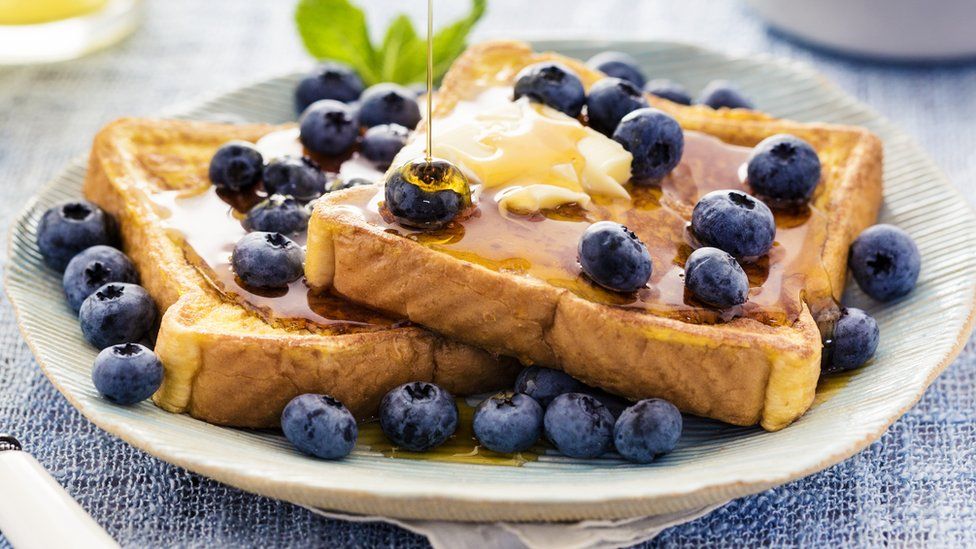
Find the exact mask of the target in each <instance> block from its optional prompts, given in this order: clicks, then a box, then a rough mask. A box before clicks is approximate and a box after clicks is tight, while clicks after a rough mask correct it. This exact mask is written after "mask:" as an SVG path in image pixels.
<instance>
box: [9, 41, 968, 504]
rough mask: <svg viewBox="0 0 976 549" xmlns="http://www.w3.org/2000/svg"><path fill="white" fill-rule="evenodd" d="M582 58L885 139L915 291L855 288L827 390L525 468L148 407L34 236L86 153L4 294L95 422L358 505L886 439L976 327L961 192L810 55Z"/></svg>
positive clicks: (889, 214) (237, 476)
mask: <svg viewBox="0 0 976 549" xmlns="http://www.w3.org/2000/svg"><path fill="white" fill-rule="evenodd" d="M537 46H538V49H554V50H558V51H561V52H563V53H565V54H568V55H571V56H574V57H580V58H587V57H589V56H590V55H592V54H593V53H595V52H597V51H600V50H603V49H608V48H609V49H617V50H625V51H629V52H630V53H632V54H634V55H635V56H636V57H637V58H638V59H639V60H640V62H641V63H642V64H643V65H644V66H645V68H646V70H647V73H648V74H652V75H654V76H655V77H668V78H672V79H675V80H677V81H679V82H682V83H684V84H685V85H687V86H688V87H689V88H690V89H692V90H698V89H700V88H701V87H702V86H703V85H704V84H705V83H706V82H707V81H708V80H710V79H713V78H728V79H731V80H734V81H736V82H738V83H739V84H740V85H741V87H742V88H743V89H744V90H745V91H746V93H747V94H748V95H749V96H750V97H753V98H754V99H755V101H756V103H757V104H758V105H759V107H760V108H761V109H762V110H764V111H767V112H769V113H772V114H774V115H776V116H780V117H785V118H791V119H795V120H800V121H823V122H834V123H842V124H856V125H861V126H866V127H868V128H870V129H871V130H873V131H875V132H877V133H878V134H879V135H880V136H881V137H882V138H883V139H884V142H885V148H886V150H885V158H886V159H887V160H886V161H885V205H884V208H883V211H882V214H881V220H882V221H884V222H887V223H894V224H896V225H898V226H900V227H902V228H904V229H905V230H907V231H908V232H909V233H911V234H912V236H913V237H914V238H915V240H916V242H917V243H918V246H919V248H920V249H921V251H922V265H923V267H922V273H921V277H920V279H919V284H918V287H917V289H916V290H915V291H914V292H913V293H912V294H911V295H910V296H909V297H908V298H907V299H905V300H903V301H901V302H900V303H897V304H892V305H879V304H877V303H874V302H872V301H870V300H868V299H867V298H865V297H864V296H863V295H862V294H861V293H859V291H858V290H857V288H855V287H851V289H850V291H849V292H848V294H849V295H848V303H849V304H852V305H856V306H859V307H863V308H865V309H867V310H868V311H869V312H870V313H871V314H873V315H874V316H875V318H877V320H878V323H879V324H880V326H881V346H880V348H879V350H878V354H877V356H876V357H875V359H874V360H873V361H872V363H870V364H869V365H867V366H866V367H865V368H863V369H861V370H859V371H857V372H855V373H853V374H852V375H849V376H847V377H840V378H832V379H831V380H830V381H829V382H827V383H825V384H824V385H823V386H822V387H821V390H820V391H819V394H818V397H817V401H816V404H814V406H813V408H812V409H811V410H810V411H809V412H808V413H807V414H806V415H805V416H803V417H802V418H801V419H800V420H799V421H797V422H796V423H795V424H794V425H793V426H791V427H789V428H787V429H784V430H782V431H779V432H776V433H766V432H763V431H761V430H759V429H755V428H742V427H732V426H729V425H724V424H721V423H717V422H713V421H706V420H701V419H696V418H687V420H686V427H685V432H684V437H683V438H682V440H681V443H680V444H679V447H678V449H677V450H676V451H675V452H674V453H672V454H670V455H668V456H666V457H664V458H662V459H660V460H658V461H656V462H654V463H652V464H650V465H645V466H638V465H633V464H629V463H626V462H623V461H621V460H619V459H616V458H615V457H613V456H607V457H605V458H603V459H596V460H575V459H568V458H565V457H561V456H558V455H555V454H550V455H544V456H541V457H540V459H538V461H533V462H529V463H526V464H525V465H524V466H523V467H503V466H486V465H467V464H457V463H443V462H431V461H412V460H405V459H391V458H387V457H384V456H383V455H381V454H379V453H376V452H371V451H370V450H369V449H368V448H357V450H356V451H355V452H354V453H353V455H352V456H351V457H350V458H348V459H346V460H344V461H340V462H335V463H330V462H324V461H317V460H314V459H310V458H306V457H304V456H302V455H300V454H298V453H297V452H295V451H294V450H292V448H291V447H290V446H289V444H288V443H287V441H285V440H284V438H282V437H281V436H279V435H277V434H270V433H266V432H253V431H242V430H235V429H228V428H221V427H215V426H212V425H208V424H206V423H203V422H199V421H196V420H193V419H191V418H189V417H187V416H180V415H172V414H168V413H166V412H163V411H162V410H160V409H158V408H156V407H154V406H153V405H152V404H149V403H143V404H141V405H139V406H135V407H131V408H123V407H117V406H113V405H111V404H109V403H107V402H106V401H105V400H103V399H101V398H99V397H98V395H97V394H96V392H95V390H94V389H93V387H92V384H91V380H90V378H89V371H90V369H91V364H92V360H93V359H94V357H95V354H96V353H95V351H94V349H92V348H91V347H90V346H88V345H87V344H85V342H84V341H83V340H82V337H81V334H80V331H79V329H78V324H77V321H76V319H75V317H74V315H72V313H71V311H70V310H69V309H68V307H67V306H66V305H65V303H64V300H63V298H62V294H61V284H60V277H59V276H56V275H55V273H53V272H51V271H50V270H47V269H45V268H44V267H43V265H42V263H41V258H40V255H39V254H38V252H37V249H36V247H35V245H34V233H35V230H36V226H37V221H38V218H39V216H40V214H41V213H42V212H43V211H44V210H45V209H46V208H47V207H49V206H51V205H52V204H54V203H56V202H58V201H60V200H64V199H68V198H77V197H78V196H79V194H80V190H79V189H80V187H81V183H82V179H83V177H84V174H85V162H84V161H83V160H79V161H78V162H75V163H74V164H72V165H70V166H68V167H67V168H66V170H65V171H64V172H63V173H62V174H61V175H60V176H58V178H57V179H56V180H55V181H53V182H52V183H51V184H50V185H49V186H47V187H46V188H45V189H44V190H43V191H42V192H41V193H40V194H39V195H38V196H37V197H36V198H35V199H34V200H33V201H32V202H31V203H30V204H29V205H28V206H27V208H26V210H25V211H24V213H23V214H22V216H21V217H20V219H19V220H18V221H17V222H16V223H15V224H14V226H13V228H12V235H11V245H10V258H9V260H8V267H7V291H8V293H9V296H10V300H11V301H12V302H13V304H14V306H15V308H16V309H17V314H18V318H19V321H20V326H21V330H22V331H23V334H24V337H25V338H26V339H27V342H28V343H29V344H30V346H31V348H32V349H33V351H34V355H35V356H36V357H37V361H38V363H39V364H40V365H41V367H42V368H43V369H44V371H45V373H46V374H47V376H48V377H49V378H50V379H51V381H52V382H53V383H54V384H55V385H56V386H57V388H58V389H59V390H60V391H61V392H62V393H64V395H65V396H66V397H67V398H68V400H69V401H70V402H71V403H72V404H73V405H74V406H76V407H77V408H78V409H79V410H81V412H82V413H83V414H84V415H85V416H87V417H88V418H89V419H90V420H91V421H93V422H95V423H96V424H97V425H98V426H100V427H101V428H103V429H105V430H107V431H109V432H110V433H112V434H114V435H116V436H118V437H120V438H122V439H124V440H126V441H128V442H129V443H131V444H133V445H135V446H137V447H138V448H141V449H143V450H145V451H146V452H149V453H150V454H153V455H155V456H157V457H159V458H160V459H163V460H166V461H168V462H171V463H174V464H177V465H180V466H182V467H186V468H187V469H190V470H193V471H196V472H198V473H200V474H203V475H206V476H208V477H212V478H214V479H217V480H219V481H222V482H226V483H228V484H231V485H234V486H237V487H240V488H242V489H244V490H249V491H252V492H257V493H260V494H264V495H267V496H271V497H275V498H280V499H284V500H289V501H293V502H296V503H301V504H305V505H312V506H318V507H322V508H327V509H335V510H341V511H346V512H353V513H363V514H370V515H385V516H391V517H401V518H427V519H454V520H573V519H585V518H618V517H629V516H638V515H648V514H658V513H666V512H675V511H681V510H687V509H692V508H698V507H702V506H705V505H708V504H711V503H715V502H719V501H724V500H727V499H730V498H733V497H737V496H743V495H746V494H750V493H755V492H759V491H762V490H765V489H767V488H770V487H772V486H775V485H778V484H781V483H784V482H787V481H790V480H793V479H796V478H799V477H802V476H804V475H809V474H811V473H814V472H816V471H819V470H821V469H824V468H826V467H828V466H830V465H832V464H834V463H837V462H839V461H841V460H843V459H845V458H847V457H849V456H851V455H852V454H854V453H855V452H857V451H859V450H861V449H862V448H864V447H865V446H867V445H868V444H869V443H871V442H872V441H874V440H876V439H877V438H878V437H880V436H881V434H882V433H883V432H884V431H885V429H886V428H887V427H888V426H889V425H890V424H891V423H892V422H893V421H895V419H897V418H898V417H899V416H900V415H901V414H902V413H904V412H905V411H906V410H907V409H908V408H909V407H911V406H912V405H913V404H914V403H915V402H916V401H917V400H918V399H919V397H920V396H921V395H922V393H923V391H924V390H925V388H926V387H927V386H928V385H929V383H931V381H932V380H933V378H935V376H936V375H938V374H939V372H941V371H942V369H943V368H945V367H946V366H947V365H948V364H949V363H950V362H951V360H952V359H953V357H954V356H955V355H956V354H957V353H958V351H959V350H960V349H961V347H962V345H963V344H964V342H965V340H966V338H967V336H968V335H969V333H970V328H971V325H972V321H973V311H974V296H976V254H974V253H973V250H974V249H976V216H974V213H973V211H972V210H971V209H970V208H969V206H967V204H966V201H965V199H964V198H963V197H962V196H961V195H960V194H959V193H958V192H957V191H956V190H955V189H954V188H953V187H952V185H951V184H950V183H949V182H948V181H947V180H946V178H945V177H944V176H943V175H942V173H940V172H939V170H938V169H937V168H936V167H935V166H934V165H933V163H932V161H931V160H930V159H929V158H928V157H926V156H925V154H924V153H923V152H922V151H921V150H920V148H919V147H918V146H917V145H916V144H914V143H913V142H912V140H911V139H909V138H908V137H906V136H905V135H904V134H903V133H901V132H900V131H898V130H897V129H896V128H894V127H892V126H891V124H889V123H888V122H886V121H885V120H883V119H882V118H881V117H880V116H878V115H877V114H875V113H874V112H873V111H871V110H870V109H869V108H867V107H865V106H864V105H861V104H858V103H857V102H856V101H855V100H853V99H852V98H850V97H848V96H847V95H845V94H843V93H842V92H841V91H839V90H838V89H837V88H835V87H833V86H832V85H830V84H828V83H826V82H825V81H824V79H823V78H822V77H820V76H818V75H817V74H815V73H814V72H812V71H810V70H809V69H807V68H804V67H802V66H797V65H794V64H788V63H784V62H782V61H776V60H772V59H769V58H763V57H755V56H754V57H750V58H748V59H745V58H736V57H728V56H726V55H723V54H719V53H716V52H711V51H705V50H702V49H699V48H696V47H692V46H687V45H680V44H673V43H656V42H655V43H651V42H642V43H636V42H633V43H609V42H607V43H595V42H586V43H581V42H545V43H540V44H537ZM297 79H298V75H294V74H293V75H288V76H283V77H280V78H274V79H271V80H267V81H263V82H259V83H256V84H254V85H251V86H247V87H244V88H241V89H238V90H235V91H233V92H230V93H227V94H225V95H221V96H219V97H216V98H213V99H210V100H208V101H205V102H202V103H199V104H197V105H194V106H191V107H189V108H186V109H182V110H180V111H179V112H178V113H171V114H175V115H178V116H181V117H186V118H210V119H214V118H217V119H220V118H223V119H231V120H247V121H255V122H258V121H260V122H283V121H287V120H292V119H293V116H294V115H293V112H292V99H291V93H292V89H293V86H294V84H295V82H296V81H297Z"/></svg>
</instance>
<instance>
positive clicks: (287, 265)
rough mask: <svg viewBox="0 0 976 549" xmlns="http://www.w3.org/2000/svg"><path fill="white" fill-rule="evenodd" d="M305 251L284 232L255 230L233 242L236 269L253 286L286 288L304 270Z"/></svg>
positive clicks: (245, 282)
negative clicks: (234, 243) (235, 242)
mask: <svg viewBox="0 0 976 549" xmlns="http://www.w3.org/2000/svg"><path fill="white" fill-rule="evenodd" d="M304 262H305V252H304V251H302V248H301V246H299V245H298V244H295V241H293V240H292V239H290V238H288V237H287V236H285V235H283V234H281V233H269V232H263V231H256V232H253V233H248V234H246V235H244V237H243V238H241V239H240V240H238V241H237V245H235V246H234V253H233V254H231V263H232V264H233V265H234V273H235V274H236V275H237V277H238V278H240V279H241V281H242V282H244V284H245V285H247V286H251V287H252V288H283V287H285V286H287V285H288V283H289V282H294V281H296V280H298V279H299V278H301V277H302V275H303V274H305V270H304V267H303V266H302V263H304Z"/></svg>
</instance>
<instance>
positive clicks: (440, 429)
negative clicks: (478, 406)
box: [380, 381, 458, 452]
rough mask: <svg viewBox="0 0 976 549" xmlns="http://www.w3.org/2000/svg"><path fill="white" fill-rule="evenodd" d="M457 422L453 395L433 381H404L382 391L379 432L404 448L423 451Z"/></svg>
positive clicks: (450, 431)
mask: <svg viewBox="0 0 976 549" xmlns="http://www.w3.org/2000/svg"><path fill="white" fill-rule="evenodd" d="M457 425H458V410H457V404H456V403H455V402H454V397H453V396H451V393H448V392H447V391H445V390H444V389H442V388H440V387H438V386H437V385H434V384H433V383H427V382H424V381H415V382H413V383H405V384H403V385H400V386H399V387H397V388H395V389H393V390H392V391H390V392H389V393H386V396H384V397H383V401H382V402H380V427H381V428H382V429H383V433H384V434H386V436H387V438H389V439H390V440H391V441H392V442H393V444H395V445H396V446H397V447H399V448H403V449H405V450H410V451H412V452H426V451H427V450H430V449H431V448H434V447H436V446H440V445H441V444H444V442H445V441H446V440H447V439H448V438H450V436H451V435H453V434H454V431H455V430H456V429H457Z"/></svg>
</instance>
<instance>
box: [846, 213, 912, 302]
mask: <svg viewBox="0 0 976 549" xmlns="http://www.w3.org/2000/svg"><path fill="white" fill-rule="evenodd" d="M848 265H849V266H850V268H851V273H852V274H853V275H854V280H856V281H857V285H858V286H860V287H861V289H862V290H864V293H866V294H868V295H869V296H871V297H873V298H874V299H877V300H878V301H891V300H893V299H898V298H899V297H904V296H905V295H907V294H908V293H909V292H911V291H912V289H913V288H914V287H915V282H916V281H917V280H918V271H919V270H920V269H921V267H922V258H921V256H920V255H919V253H918V246H916V245H915V241H914V240H912V237H910V236H908V233H906V232H905V231H903V230H901V229H899V228H898V227H895V226H893V225H875V226H873V227H868V228H867V229H865V230H864V232H862V233H861V234H860V235H859V236H858V237H857V239H855V240H854V243H853V244H851V253H850V257H849V259H848Z"/></svg>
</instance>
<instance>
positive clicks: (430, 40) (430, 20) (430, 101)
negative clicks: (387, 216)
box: [424, 0, 434, 164]
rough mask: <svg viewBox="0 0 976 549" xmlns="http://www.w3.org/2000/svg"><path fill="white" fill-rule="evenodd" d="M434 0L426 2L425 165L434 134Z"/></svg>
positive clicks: (428, 157) (429, 155)
mask: <svg viewBox="0 0 976 549" xmlns="http://www.w3.org/2000/svg"><path fill="white" fill-rule="evenodd" d="M433 29H434V0H427V150H425V151H424V157H425V159H426V160H427V163H428V164H430V161H431V160H432V159H433V150H434V138H433V136H434V132H433V131H431V130H432V126H433V122H434V117H433V116H432V114H433V112H434V31H433Z"/></svg>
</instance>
